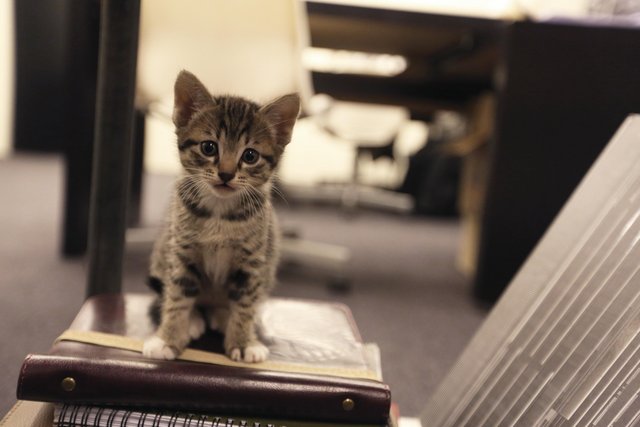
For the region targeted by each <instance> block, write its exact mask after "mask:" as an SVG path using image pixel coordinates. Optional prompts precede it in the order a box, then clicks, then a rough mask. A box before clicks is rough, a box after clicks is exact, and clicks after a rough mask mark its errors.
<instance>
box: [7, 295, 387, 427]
mask: <svg viewBox="0 0 640 427" xmlns="http://www.w3.org/2000/svg"><path fill="white" fill-rule="evenodd" d="M151 303H152V298H151V296H147V295H127V294H117V295H100V296H97V297H93V298H90V299H89V300H87V302H86V303H85V304H84V305H83V307H82V309H81V310H80V313H79V314H78V316H77V317H76V319H75V320H74V322H73V323H72V325H71V328H70V329H74V330H91V331H97V332H107V333H113V334H120V335H126V336H132V337H138V338H142V337H146V336H148V335H149V334H150V333H151V331H152V330H153V325H152V323H151V322H150V320H149V316H148V310H149V306H150V304H151ZM305 303H308V304H326V305H329V303H320V302H305ZM330 305H331V307H332V308H337V311H331V313H334V314H335V313H343V318H342V319H338V318H337V317H338V316H335V315H332V316H328V317H332V318H334V317H335V318H334V319H332V318H328V319H325V323H326V325H327V328H329V329H331V328H332V327H333V328H343V329H344V328H345V326H344V325H350V326H347V328H349V327H351V328H352V330H351V331H344V332H346V333H347V334H349V335H350V336H353V337H357V339H358V340H359V339H360V338H359V334H358V332H357V329H355V323H354V322H353V319H352V318H351V315H350V312H349V311H348V308H346V307H344V306H339V305H335V304H330ZM345 319H346V322H345ZM291 321H292V322H298V323H299V322H303V321H304V319H300V318H296V319H292V320H291ZM221 343H222V336H221V335H219V334H216V333H214V332H212V331H207V333H206V334H205V336H204V337H203V338H201V339H200V340H198V341H197V342H196V343H194V344H193V345H192V347H195V348H199V349H203V350H207V351H217V352H220V350H221ZM67 377H71V378H73V379H74V380H75V388H74V389H73V390H72V391H65V390H64V389H63V387H62V385H61V383H62V380H63V379H65V378H67ZM17 396H18V398H19V399H23V400H37V401H46V402H68V403H87V404H89V403H91V404H109V405H121V406H128V407H136V406H138V407H154V408H172V409H185V410H194V411H224V412H225V413H233V414H238V415H247V416H248V415H254V416H271V417H274V416H275V417H279V418H295V419H300V420H316V421H333V422H353V423H372V424H376V423H379V424H384V423H386V421H387V418H388V416H389V408H390V402H391V396H390V391H389V388H388V387H387V386H386V385H385V384H383V383H381V382H377V381H371V380H358V379H347V378H340V377H336V376H326V375H323V376H320V375H311V374H293V373H282V372H274V371H266V370H260V369H253V368H240V367H229V366H221V365H213V364H204V363H194V362H185V361H159V360H150V359H146V358H144V357H143V356H142V355H141V354H140V353H137V352H133V351H126V350H120V349H114V348H107V347H101V346H95V345H90V344H83V343H78V342H69V341H60V342H57V343H56V344H54V346H53V347H52V348H51V350H50V352H49V354H47V355H29V356H27V358H26V359H25V361H24V364H23V366H22V370H21V373H20V377H19V380H18V389H17ZM345 399H351V400H353V402H355V405H354V406H353V408H352V409H350V410H346V409H345V408H344V406H343V402H344V401H345Z"/></svg>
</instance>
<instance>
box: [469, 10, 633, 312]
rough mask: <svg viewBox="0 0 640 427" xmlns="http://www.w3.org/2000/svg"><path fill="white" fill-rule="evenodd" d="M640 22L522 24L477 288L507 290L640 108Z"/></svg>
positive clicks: (509, 75) (510, 68)
mask: <svg viewBox="0 0 640 427" xmlns="http://www.w3.org/2000/svg"><path fill="white" fill-rule="evenodd" d="M638 52H640V30H636V29H628V28H610V27H596V26H586V25H578V24H566V23H564V24H561V23H532V22H520V23H515V24H513V25H512V26H511V27H510V28H509V30H508V39H507V47H506V52H505V56H504V60H505V64H504V65H505V80H504V82H503V84H502V85H501V88H500V92H499V107H498V108H499V110H498V123H497V127H496V140H495V144H494V146H493V147H492V150H491V151H492V163H491V165H490V172H489V183H488V188H487V199H486V205H485V212H484V219H483V226H482V234H481V241H480V250H479V259H478V271H477V276H476V278H475V293H476V295H477V296H478V297H480V298H482V299H485V300H491V301H493V300H495V299H497V298H498V297H499V296H500V294H501V293H502V291H503V290H504V288H505V286H506V285H507V284H508V283H509V281H510V280H511V278H512V277H513V275H514V273H515V272H516V271H517V270H518V268H519V267H520V265H521V264H522V263H523V262H524V260H525V258H526V257H527V255H528V254H529V253H530V251H531V250H532V249H533V247H534V245H535V244H536V243H537V241H538V240H539V239H540V237H541V236H542V234H543V233H544V231H545V230H546V228H547V227H548V225H549V224H550V223H551V221H552V220H553V218H554V217H555V216H556V214H557V213H558V211H559V210H560V208H561V207H562V205H563V204H564V202H565V201H566V200H567V198H568V197H569V195H570V194H571V193H572V191H573V190H574V188H575V186H576V185H577V184H578V182H579V181H580V180H581V178H582V177H583V176H584V174H585V173H586V171H587V170H588V169H589V167H590V166H591V164H592V163H593V161H594V160H595V158H596V157H597V156H598V154H599V153H600V152H601V150H602V149H603V148H604V146H605V145H606V143H607V141H609V139H611V136H612V135H613V133H614V132H615V130H616V129H617V127H618V126H619V125H620V123H621V122H622V121H623V120H624V118H625V117H626V116H627V115H628V114H629V113H633V112H640V78H638V76H639V75H640V74H639V70H640V54H638Z"/></svg>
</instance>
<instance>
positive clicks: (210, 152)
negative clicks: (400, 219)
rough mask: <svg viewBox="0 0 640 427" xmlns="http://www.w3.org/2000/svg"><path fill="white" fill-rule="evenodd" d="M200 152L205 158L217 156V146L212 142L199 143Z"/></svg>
mask: <svg viewBox="0 0 640 427" xmlns="http://www.w3.org/2000/svg"><path fill="white" fill-rule="evenodd" d="M200 150H201V151H202V154H204V155H205V156H210V157H211V156H215V155H216V154H218V146H217V145H216V143H215V142H213V141H202V142H201V143H200Z"/></svg>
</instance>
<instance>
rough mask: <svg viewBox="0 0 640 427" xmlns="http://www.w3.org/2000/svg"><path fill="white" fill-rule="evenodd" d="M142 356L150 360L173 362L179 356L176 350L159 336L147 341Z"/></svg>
mask: <svg viewBox="0 0 640 427" xmlns="http://www.w3.org/2000/svg"><path fill="white" fill-rule="evenodd" d="M142 354H143V355H144V357H148V358H150V359H166V360H173V359H175V358H176V357H177V356H178V354H177V353H176V351H175V350H174V349H172V348H171V347H170V346H168V345H167V343H166V342H165V341H164V340H163V339H162V338H160V337H158V336H155V335H154V336H152V337H151V338H149V339H147V340H146V341H145V342H144V345H143V346H142Z"/></svg>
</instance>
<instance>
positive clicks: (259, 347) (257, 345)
mask: <svg viewBox="0 0 640 427" xmlns="http://www.w3.org/2000/svg"><path fill="white" fill-rule="evenodd" d="M243 354H244V356H243ZM229 357H230V358H231V360H233V361H236V362H246V363H260V362H264V361H265V360H267V357H269V349H268V348H267V347H266V346H265V345H264V344H262V343H261V342H258V341H255V342H253V343H250V344H249V345H247V346H246V347H245V348H244V349H243V350H241V349H240V348H238V347H235V348H232V349H231V351H230V352H229Z"/></svg>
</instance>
